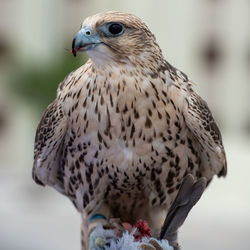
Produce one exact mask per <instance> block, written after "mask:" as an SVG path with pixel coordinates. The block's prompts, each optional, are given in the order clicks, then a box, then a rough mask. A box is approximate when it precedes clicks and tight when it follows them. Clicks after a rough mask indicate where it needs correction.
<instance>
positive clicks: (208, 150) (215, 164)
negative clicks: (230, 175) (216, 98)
mask: <svg viewBox="0 0 250 250" xmlns="http://www.w3.org/2000/svg"><path fill="white" fill-rule="evenodd" d="M186 101H187V105H185V107H186V108H185V109H184V117H185V121H186V124H187V126H188V128H189V130H190V131H191V132H192V134H193V135H194V137H195V138H196V139H197V140H198V141H199V144H200V149H201V154H202V157H201V159H202V163H203V164H202V165H203V166H204V169H203V170H202V171H204V172H208V171H210V170H211V171H212V173H213V174H217V175H218V176H219V177H220V176H225V175H226V173H227V162H226V156H225V151H224V147H223V144H222V138H221V133H220V131H219V129H218V126H217V124H216V123H215V121H214V118H213V116H212V113H211V111H210V110H209V108H208V106H207V104H206V102H205V101H204V100H203V99H202V98H201V97H200V96H199V95H197V94H196V93H195V92H193V91H190V95H189V96H188V97H187V100H186Z"/></svg>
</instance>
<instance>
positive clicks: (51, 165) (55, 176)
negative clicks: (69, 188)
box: [33, 100, 67, 193]
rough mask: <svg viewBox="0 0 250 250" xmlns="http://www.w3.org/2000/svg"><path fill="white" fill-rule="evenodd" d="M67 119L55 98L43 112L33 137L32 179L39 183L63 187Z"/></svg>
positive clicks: (61, 188)
mask: <svg viewBox="0 0 250 250" xmlns="http://www.w3.org/2000/svg"><path fill="white" fill-rule="evenodd" d="M66 128H67V120H66V117H65V116H64V112H63V109H62V106H61V104H60V103H59V102H58V101H57V100H55V101H54V102H53V103H51V104H50V105H49V106H48V108H47V109H46V111H45V112H44V114H43V116H42V119H41V121H40V123H39V125H38V128H37V131H36V137H35V147H34V163H33V179H34V180H35V181H36V182H37V183H38V184H41V185H49V186H53V187H55V188H56V189H57V190H58V191H59V192H62V193H63V192H64V188H63V178H62V175H63V166H62V164H61V162H62V160H61V158H62V152H61V151H62V147H63V139H64V136H65V132H66Z"/></svg>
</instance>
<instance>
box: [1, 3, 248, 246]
mask: <svg viewBox="0 0 250 250" xmlns="http://www.w3.org/2000/svg"><path fill="white" fill-rule="evenodd" d="M108 10H122V11H126V12H130V13H133V14H136V15H137V16H139V17H140V18H142V19H143V20H144V21H145V22H146V23H147V25H148V26H149V28H150V29H151V31H152V32H153V33H154V34H155V35H156V38H157V41H158V43H159V44H160V46H161V48H162V50H163V54H164V56H165V58H166V59H167V60H168V61H169V62H170V63H171V64H173V65H174V66H175V67H177V68H179V69H181V70H182V71H184V72H185V73H187V74H188V75H189V77H190V78H191V79H192V80H193V81H194V82H195V83H196V86H195V89H196V91H197V92H198V93H199V94H200V95H201V96H202V97H203V98H204V99H205V100H206V101H207V102H208V104H209V106H210V108H211V110H212V111H213V113H214V116H215V118H216V121H217V122H218V125H219V127H220V129H221V131H222V135H223V139H224V146H225V149H226V153H227V158H228V176H227V178H226V179H217V178H215V179H214V181H213V183H212V184H211V185H210V187H209V189H208V190H207V191H206V192H205V194H204V195H203V197H202V199H201V200H200V202H199V203H198V205H196V207H195V208H194V209H193V210H192V212H191V214H190V215H189V217H188V219H187V221H186V222H185V225H184V226H183V227H182V228H181V230H180V235H179V237H180V242H181V245H182V248H183V249H184V250H194V249H203V250H208V249H209V250H211V249H218V250H224V249H227V250H231V249H238V250H247V249H248V250H249V249H250V237H249V236H250V181H249V176H250V98H249V95H250V80H249V79H250V28H249V27H250V1H247V0H175V1H172V0H157V1H155V0H147V1H145V0H137V1H135V0H126V1H121V0H102V1H97V0H53V1H51V0H1V1H0V249H1V250H16V249H18V250H22V249H25V250H52V249H53V250H59V249H60V250H66V249H72V250H78V249H80V216H79V215H78V214H77V212H76V211H75V208H74V207H73V205H72V204H71V203H70V202H69V200H68V199H67V198H65V197H63V196H62V195H60V194H59V193H57V192H56V191H55V190H53V189H51V188H47V187H46V188H42V187H39V186H37V185H36V184H35V183H34V182H33V181H32V178H31V169H32V158H33V141H34V135H35V130H36V126H37V124H38V122H39V119H40V117H41V115H42V112H43V110H44V109H45V108H46V106H47V105H48V104H49V103H50V102H51V101H52V100H53V99H54V98H55V94H56V88H57V86H58V84H59V82H60V81H62V80H63V78H64V77H65V76H66V75H67V74H68V73H70V72H71V71H72V70H73V69H75V68H77V67H79V65H82V64H83V63H84V62H85V61H86V56H85V55H84V54H81V56H77V57H76V58H74V57H73V56H72V55H71V54H70V53H69V52H67V51H66V50H65V49H64V48H67V49H70V48H71V41H72V38H73V36H74V34H75V33H76V32H77V31H78V29H79V27H80V23H81V22H82V21H83V19H84V18H85V17H87V16H89V15H92V14H94V13H97V12H103V11H108Z"/></svg>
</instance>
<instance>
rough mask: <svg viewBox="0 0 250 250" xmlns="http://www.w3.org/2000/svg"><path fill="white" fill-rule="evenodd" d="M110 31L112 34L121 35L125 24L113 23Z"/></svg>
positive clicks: (109, 28)
mask: <svg viewBox="0 0 250 250" xmlns="http://www.w3.org/2000/svg"><path fill="white" fill-rule="evenodd" d="M108 31H109V32H110V33H111V34H112V35H119V34H120V33H122V31H123V25H122V24H120V23H112V24H110V25H109V27H108Z"/></svg>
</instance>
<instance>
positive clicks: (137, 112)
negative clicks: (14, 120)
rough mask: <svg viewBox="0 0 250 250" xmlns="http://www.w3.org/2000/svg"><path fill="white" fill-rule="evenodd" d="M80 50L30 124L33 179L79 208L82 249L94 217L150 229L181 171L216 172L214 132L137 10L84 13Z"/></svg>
mask: <svg viewBox="0 0 250 250" xmlns="http://www.w3.org/2000/svg"><path fill="white" fill-rule="evenodd" d="M82 51H85V52H87V54H88V56H89V60H88V61H87V62H86V63H85V64H84V65H83V66H81V67H80V68H78V69H77V70H75V71H73V72H72V73H70V74H69V75H68V76H67V77H66V78H65V79H64V80H63V81H62V82H61V83H60V85H59V87H58V91H57V97H56V99H55V100H54V102H53V103H51V104H50V105H49V106H48V108H47V109H46V111H45V112H44V114H43V116H42V119H41V121H40V123H39V125H38V128H37V132H36V138H35V149H34V165H33V179H34V180H35V181H36V182H37V183H38V184H41V185H48V186H52V187H53V188H55V189H56V190H57V191H59V192H60V193H62V194H64V195H66V196H67V197H69V199H70V200H71V201H72V202H73V204H74V205H75V207H76V208H77V210H78V211H79V212H80V213H81V215H82V234H83V235H82V242H83V249H88V237H89V234H90V231H91V225H92V224H91V223H92V222H93V221H104V220H103V218H120V219H121V221H126V222H128V223H130V224H132V225H133V224H134V223H135V222H136V221H138V220H140V219H141V220H146V221H147V222H148V224H149V226H150V228H151V231H152V235H157V234H158V233H159V232H160V227H161V225H162V223H163V220H162V218H163V217H165V216H166V214H167V211H168V209H169V208H170V206H171V204H172V202H173V201H174V199H175V197H176V195H177V193H178V190H179V188H180V186H181V183H182V180H183V179H184V177H185V176H187V175H189V174H190V175H192V176H194V178H195V179H196V180H198V179H199V178H201V177H205V178H206V180H207V182H208V183H209V182H210V181H211V180H212V178H213V176H214V175H217V176H218V177H220V176H225V175H226V172H227V167H226V157H225V152H224V147H223V144H222V138H221V134H220V131H219V129H218V127H217V125H216V123H215V121H214V118H213V116H212V114H211V111H210V110H209V108H208V106H207V104H206V102H205V101H204V100H203V99H202V98H201V97H200V96H199V95H198V94H197V93H195V92H194V90H193V84H192V82H191V81H190V80H189V78H188V77H187V75H186V74H184V73H183V72H181V71H180V70H178V69H176V68H175V67H173V66H172V65H171V64H170V63H168V62H167V61H166V60H165V59H164V57H163V55H162V52H161V49H160V47H159V45H158V44H157V42H156V39H155V36H154V35H153V34H152V33H151V31H150V30H149V28H148V27H147V26H146V25H145V24H144V23H143V22H142V21H141V20H140V19H139V18H138V17H136V16H134V15H132V14H127V13H123V12H106V13H99V14H96V15H94V16H91V17H88V18H86V19H85V21H84V22H83V24H82V26H81V29H80V31H79V32H78V33H77V34H76V36H75V37H74V39H73V43H72V53H73V54H74V55H76V54H77V53H78V52H82Z"/></svg>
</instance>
